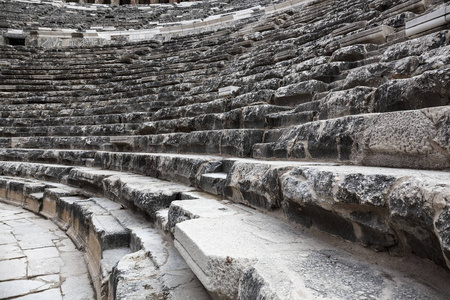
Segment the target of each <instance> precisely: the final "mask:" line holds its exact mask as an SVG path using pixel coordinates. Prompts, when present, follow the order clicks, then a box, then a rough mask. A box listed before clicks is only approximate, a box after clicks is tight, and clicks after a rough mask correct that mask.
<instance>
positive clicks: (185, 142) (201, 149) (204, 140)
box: [178, 130, 224, 154]
mask: <svg viewBox="0 0 450 300" xmlns="http://www.w3.org/2000/svg"><path fill="white" fill-rule="evenodd" d="M223 132H224V131H222V130H207V131H195V132H191V133H189V134H188V135H185V136H184V137H182V138H180V140H179V147H178V152H179V153H204V154H218V153H220V143H218V141H220V140H221V139H222V136H223Z"/></svg>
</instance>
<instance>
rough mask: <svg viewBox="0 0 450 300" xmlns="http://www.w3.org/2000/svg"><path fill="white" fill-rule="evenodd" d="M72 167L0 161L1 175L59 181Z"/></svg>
mask: <svg viewBox="0 0 450 300" xmlns="http://www.w3.org/2000/svg"><path fill="white" fill-rule="evenodd" d="M71 169H72V167H68V166H61V165H47V164H37V163H36V164H35V163H22V162H0V172H1V173H2V174H3V175H8V176H18V177H28V178H36V179H42V180H48V181H53V182H59V181H60V180H61V179H62V178H63V177H65V176H66V175H68V174H69V172H70V170H71Z"/></svg>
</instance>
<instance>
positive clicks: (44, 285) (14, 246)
mask: <svg viewBox="0 0 450 300" xmlns="http://www.w3.org/2000/svg"><path fill="white" fill-rule="evenodd" d="M11 217H14V222H13V220H11V219H12V218H11ZM8 219H9V221H8ZM0 224H1V225H3V226H2V229H1V230H2V236H4V235H5V233H10V234H11V235H12V236H13V237H14V239H11V238H7V239H3V238H1V237H0V240H1V241H2V242H3V244H2V245H1V247H2V251H1V253H2V255H1V256H0V298H2V299H9V298H10V297H14V299H22V300H31V299H61V300H62V299H78V300H91V299H94V291H93V288H92V286H91V281H90V278H89V275H88V270H87V268H86V265H85V263H84V261H83V257H82V255H81V253H80V251H79V250H77V249H76V248H75V247H74V245H73V243H72V242H71V241H70V239H68V238H67V236H66V235H65V234H64V233H63V232H61V231H60V229H58V227H57V226H55V225H54V224H53V223H52V222H51V221H49V220H45V219H42V218H40V217H38V216H36V215H35V214H33V213H30V212H27V211H25V210H23V209H22V208H18V207H16V206H11V205H7V204H3V203H0ZM62 245H65V246H64V247H62ZM80 263H81V264H80ZM69 282H70V283H69ZM68 284H69V285H71V286H72V288H71V289H67V288H66V286H67V285H68Z"/></svg>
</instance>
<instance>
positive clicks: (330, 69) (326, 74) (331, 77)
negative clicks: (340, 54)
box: [310, 61, 356, 83]
mask: <svg viewBox="0 0 450 300" xmlns="http://www.w3.org/2000/svg"><path fill="white" fill-rule="evenodd" d="M355 66H356V63H354V62H342V61H338V62H329V63H326V64H323V65H319V66H314V67H312V68H311V70H310V77H311V78H312V79H315V80H319V81H322V82H325V83H331V82H333V81H336V80H338V79H340V75H341V73H342V71H345V70H347V69H352V68H354V67H355Z"/></svg>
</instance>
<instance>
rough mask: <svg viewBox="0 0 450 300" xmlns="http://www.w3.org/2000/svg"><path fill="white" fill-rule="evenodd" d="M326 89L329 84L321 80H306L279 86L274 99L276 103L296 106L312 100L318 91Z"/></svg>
mask: <svg viewBox="0 0 450 300" xmlns="http://www.w3.org/2000/svg"><path fill="white" fill-rule="evenodd" d="M326 90H327V85H326V84H325V83H323V82H321V81H317V80H309V81H304V82H300V83H297V84H292V85H288V86H284V87H281V88H279V89H278V90H277V91H276V92H275V97H274V100H273V101H274V103H275V104H276V105H285V106H295V105H298V104H301V103H304V102H309V101H311V100H312V98H313V96H314V95H315V94H316V93H320V92H324V91H326Z"/></svg>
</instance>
